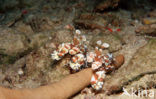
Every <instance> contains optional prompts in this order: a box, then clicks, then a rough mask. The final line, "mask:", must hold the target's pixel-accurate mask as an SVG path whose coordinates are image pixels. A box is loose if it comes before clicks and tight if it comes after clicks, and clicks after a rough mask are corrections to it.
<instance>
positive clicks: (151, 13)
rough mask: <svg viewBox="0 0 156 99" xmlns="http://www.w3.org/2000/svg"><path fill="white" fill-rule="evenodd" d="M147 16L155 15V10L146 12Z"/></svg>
mask: <svg viewBox="0 0 156 99" xmlns="http://www.w3.org/2000/svg"><path fill="white" fill-rule="evenodd" d="M148 16H150V17H156V10H154V11H151V12H149V13H148Z"/></svg>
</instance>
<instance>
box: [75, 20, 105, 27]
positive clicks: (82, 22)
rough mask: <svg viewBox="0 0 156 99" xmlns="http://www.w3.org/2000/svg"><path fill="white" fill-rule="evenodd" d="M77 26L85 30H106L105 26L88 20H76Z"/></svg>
mask: <svg viewBox="0 0 156 99" xmlns="http://www.w3.org/2000/svg"><path fill="white" fill-rule="evenodd" d="M74 23H75V26H76V27H77V28H85V29H105V27H104V26H103V25H100V24H98V23H96V22H95V21H93V20H92V21H88V20H75V21H74Z"/></svg>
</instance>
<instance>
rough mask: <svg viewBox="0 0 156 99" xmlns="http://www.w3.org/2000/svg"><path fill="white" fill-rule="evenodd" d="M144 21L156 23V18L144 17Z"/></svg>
mask: <svg viewBox="0 0 156 99" xmlns="http://www.w3.org/2000/svg"><path fill="white" fill-rule="evenodd" d="M142 22H143V24H156V18H144V19H143V20H142Z"/></svg>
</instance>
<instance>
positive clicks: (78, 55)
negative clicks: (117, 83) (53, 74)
mask: <svg viewBox="0 0 156 99" xmlns="http://www.w3.org/2000/svg"><path fill="white" fill-rule="evenodd" d="M97 45H98V47H96V48H95V50H94V51H90V52H89V51H88V49H87V44H86V37H85V36H83V35H81V31H80V30H76V31H75V34H74V38H73V41H72V42H71V43H62V44H60V45H59V46H58V49H57V50H55V51H53V53H52V54H51V57H52V59H53V60H56V61H59V60H60V59H62V58H63V57H64V56H65V55H66V54H68V55H70V56H71V60H70V62H69V63H68V66H69V67H70V68H71V69H72V70H73V71H76V72H77V71H80V70H82V69H84V68H88V67H91V68H92V69H93V71H94V74H93V76H92V78H91V86H92V88H93V89H95V90H97V91H98V90H101V89H102V87H103V84H104V79H105V75H106V73H107V72H109V71H112V70H113V68H114V66H113V65H112V64H113V61H114V58H113V55H112V54H111V53H108V54H106V55H104V54H103V53H102V51H103V49H107V48H109V44H108V43H102V41H100V40H99V41H97Z"/></svg>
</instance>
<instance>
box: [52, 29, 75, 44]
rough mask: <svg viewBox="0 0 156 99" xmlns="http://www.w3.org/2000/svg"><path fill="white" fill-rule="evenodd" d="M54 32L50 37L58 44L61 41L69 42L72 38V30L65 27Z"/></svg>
mask: <svg viewBox="0 0 156 99" xmlns="http://www.w3.org/2000/svg"><path fill="white" fill-rule="evenodd" d="M54 34H55V35H54V36H53V37H52V39H53V40H54V42H55V43H58V44H60V43H63V42H71V41H72V39H73V32H72V31H69V30H66V29H61V30H57V31H55V33H54Z"/></svg>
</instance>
